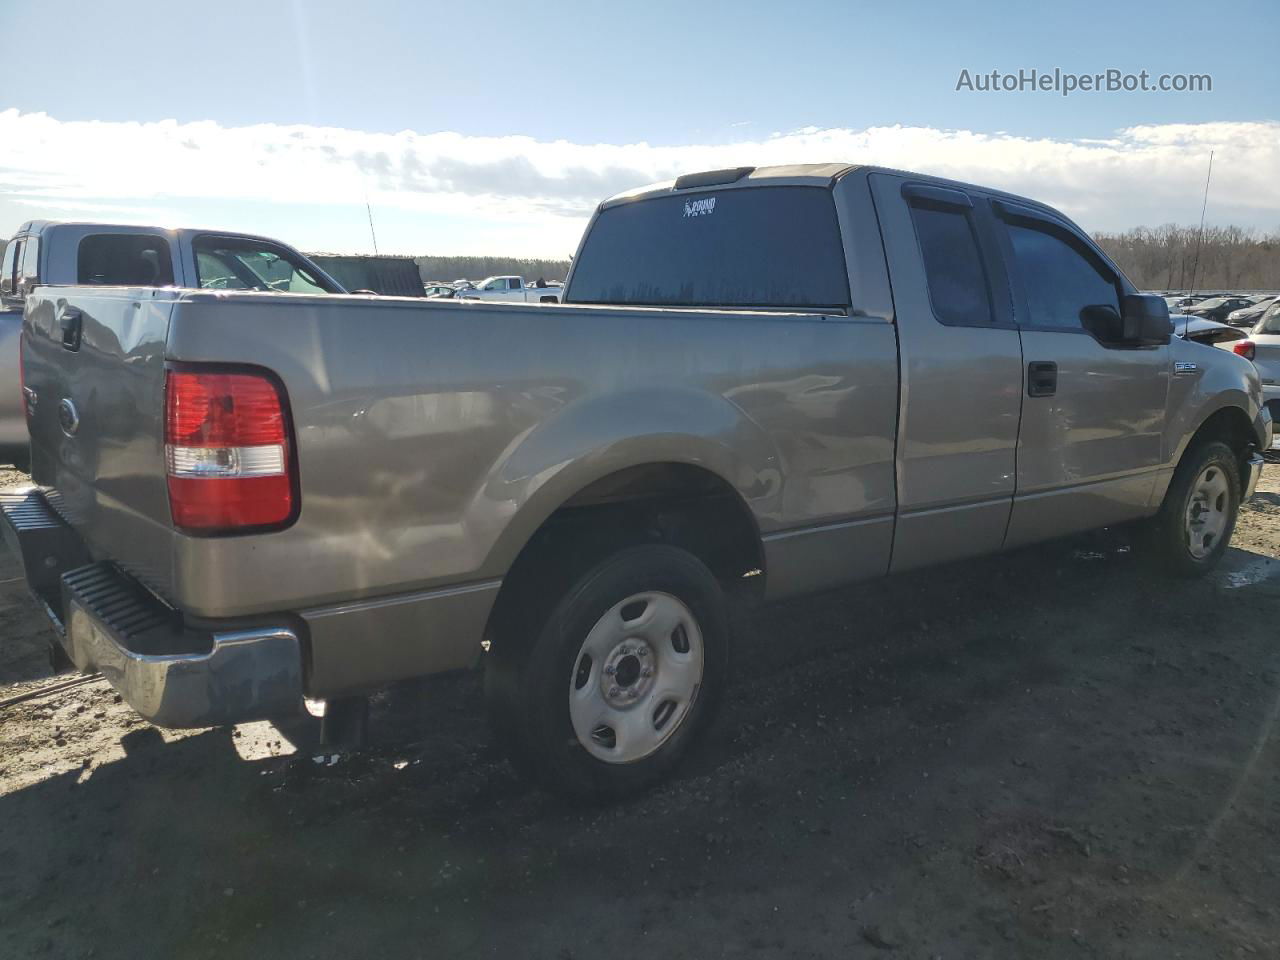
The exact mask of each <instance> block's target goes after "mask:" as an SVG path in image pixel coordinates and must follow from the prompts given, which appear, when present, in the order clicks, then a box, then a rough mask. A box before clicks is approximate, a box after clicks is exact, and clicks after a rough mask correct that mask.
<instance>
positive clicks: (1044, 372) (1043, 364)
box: [1027, 360, 1058, 397]
mask: <svg viewBox="0 0 1280 960" xmlns="http://www.w3.org/2000/svg"><path fill="white" fill-rule="evenodd" d="M1057 392H1058V365H1057V364H1056V363H1054V362H1053V361H1052V360H1032V361H1031V362H1030V363H1029V364H1027V396H1028V397H1052V396H1053V395H1054V394H1055V393H1057Z"/></svg>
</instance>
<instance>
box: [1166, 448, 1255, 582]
mask: <svg viewBox="0 0 1280 960" xmlns="http://www.w3.org/2000/svg"><path fill="white" fill-rule="evenodd" d="M1213 470H1218V471H1221V473H1222V474H1223V476H1224V478H1225V480H1226V490H1225V493H1224V494H1223V496H1224V500H1223V504H1222V506H1223V509H1224V510H1225V513H1226V528H1225V529H1224V530H1223V531H1222V532H1221V533H1220V534H1218V535H1216V536H1215V537H1213V538H1212V543H1211V545H1210V547H1209V549H1207V551H1206V550H1201V551H1200V555H1197V552H1193V549H1192V545H1191V536H1190V533H1189V530H1188V522H1187V515H1188V512H1189V510H1190V509H1191V505H1192V498H1193V494H1194V492H1195V485H1196V482H1197V481H1198V480H1199V479H1200V478H1201V477H1202V476H1204V475H1205V474H1206V471H1213ZM1240 493H1241V486H1240V461H1239V459H1238V458H1237V456H1236V453H1235V451H1234V450H1232V449H1231V448H1230V447H1229V446H1227V445H1226V444H1225V443H1222V442H1221V441H1218V440H1212V441H1207V442H1204V443H1199V444H1197V445H1196V446H1194V447H1191V448H1188V450H1187V451H1186V452H1185V453H1184V454H1183V455H1182V459H1181V460H1180V461H1179V462H1178V466H1177V468H1176V469H1175V470H1174V473H1173V480H1172V481H1171V482H1170V483H1169V489H1168V491H1167V492H1166V493H1165V497H1164V503H1163V504H1161V506H1160V512H1159V513H1158V514H1156V516H1155V517H1154V518H1152V520H1151V522H1150V523H1149V525H1148V531H1147V533H1148V536H1147V549H1148V552H1149V554H1150V555H1151V558H1152V560H1153V561H1154V562H1156V563H1157V564H1158V565H1159V567H1160V568H1161V569H1163V570H1164V572H1166V573H1169V574H1172V575H1173V576H1177V577H1200V576H1203V575H1204V574H1206V573H1208V572H1209V571H1210V570H1212V569H1213V568H1214V567H1216V566H1217V565H1218V563H1219V562H1220V561H1221V560H1222V557H1223V555H1224V554H1225V553H1226V552H1227V546H1228V544H1229V543H1230V542H1231V534H1232V533H1233V532H1234V531H1235V526H1236V516H1237V514H1238V513H1239V510H1240Z"/></svg>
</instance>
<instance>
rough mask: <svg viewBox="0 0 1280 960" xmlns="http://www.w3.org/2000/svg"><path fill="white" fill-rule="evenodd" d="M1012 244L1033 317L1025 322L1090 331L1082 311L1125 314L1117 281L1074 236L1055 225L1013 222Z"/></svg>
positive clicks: (1027, 324)
mask: <svg viewBox="0 0 1280 960" xmlns="http://www.w3.org/2000/svg"><path fill="white" fill-rule="evenodd" d="M1008 230H1009V240H1010V242H1011V243H1012V244H1013V255H1014V260H1015V261H1016V265H1017V271H1018V273H1019V275H1020V279H1021V282H1022V287H1023V289H1024V290H1026V292H1027V312H1028V315H1027V316H1025V317H1022V318H1020V322H1021V323H1022V324H1024V325H1026V326H1032V327H1059V328H1063V327H1066V328H1077V329H1084V325H1083V324H1082V322H1081V318H1080V311H1081V310H1082V309H1084V308H1085V307H1088V306H1095V305H1096V306H1102V305H1106V306H1109V307H1111V308H1112V309H1114V310H1115V311H1116V315H1117V316H1119V314H1120V298H1119V295H1118V294H1117V292H1116V278H1115V277H1114V276H1112V275H1111V273H1110V271H1108V270H1106V268H1105V267H1104V266H1103V265H1102V264H1101V263H1097V262H1095V259H1094V258H1093V257H1090V256H1088V254H1087V253H1086V251H1084V250H1082V249H1080V248H1079V246H1077V244H1075V243H1072V242H1071V239H1070V235H1069V234H1067V233H1066V232H1065V231H1061V230H1057V229H1055V228H1054V227H1052V226H1050V225H1049V224H1044V225H1043V226H1042V225H1040V224H1033V223H1031V222H1017V223H1009V224H1008Z"/></svg>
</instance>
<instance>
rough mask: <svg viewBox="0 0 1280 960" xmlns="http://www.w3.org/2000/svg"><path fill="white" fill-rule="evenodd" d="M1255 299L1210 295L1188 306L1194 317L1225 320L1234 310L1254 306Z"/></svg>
mask: <svg viewBox="0 0 1280 960" xmlns="http://www.w3.org/2000/svg"><path fill="white" fill-rule="evenodd" d="M1252 306H1253V301H1252V300H1250V299H1249V298H1248V297H1210V298H1209V299H1208V300H1201V301H1200V302H1199V303H1196V304H1192V305H1191V306H1189V307H1187V308H1186V312H1187V313H1189V314H1191V315H1192V316H1193V317H1206V318H1207V319H1209V320H1217V321H1218V322H1219V323H1222V322H1224V321H1225V320H1226V319H1227V316H1228V315H1229V314H1230V313H1231V312H1232V311H1233V310H1240V309H1244V308H1246V307H1252Z"/></svg>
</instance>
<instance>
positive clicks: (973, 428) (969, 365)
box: [869, 173, 1022, 571]
mask: <svg viewBox="0 0 1280 960" xmlns="http://www.w3.org/2000/svg"><path fill="white" fill-rule="evenodd" d="M869 179H870V181H871V184H872V193H873V196H874V198H875V205H876V215H877V217H878V218H879V221H880V228H881V232H882V233H883V235H884V243H885V254H886V257H887V260H888V264H889V274H890V278H891V280H892V284H893V305H894V316H895V320H896V323H897V328H898V342H899V353H900V369H901V389H900V394H899V398H898V399H899V410H898V446H897V456H896V460H897V463H896V469H897V486H898V519H897V524H896V527H895V531H894V542H893V562H892V568H891V569H893V570H895V571H896V570H906V569H910V568H912V567H918V566H924V565H927V564H930V563H936V562H941V561H945V560H953V559H957V558H960V557H965V556H973V555H977V554H982V553H989V552H992V551H995V550H998V549H1000V546H1001V544H1002V543H1003V542H1004V535H1005V528H1006V526H1007V524H1008V520H1009V510H1010V505H1011V504H1012V502H1013V493H1014V481H1015V471H1016V462H1015V449H1016V446H1017V440H1018V418H1019V415H1020V413H1021V409H1022V350H1021V347H1020V345H1019V342H1018V330H1017V327H1016V326H1015V325H1014V322H1013V315H1012V311H1011V309H1010V301H1009V287H1008V281H1007V280H1006V278H1005V275H1004V267H1003V264H1002V262H1001V259H1000V257H999V256H998V252H997V250H996V247H995V241H994V225H993V223H992V220H991V212H990V210H989V208H988V207H987V205H986V202H985V200H983V199H982V198H981V196H980V195H977V194H973V193H970V192H966V191H963V190H959V189H954V188H950V187H946V188H943V187H939V186H935V185H932V184H929V183H925V182H918V181H914V180H912V179H910V178H905V177H900V176H895V175H891V174H881V173H875V174H872V175H871V176H870V178H869ZM975 197H976V200H975Z"/></svg>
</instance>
